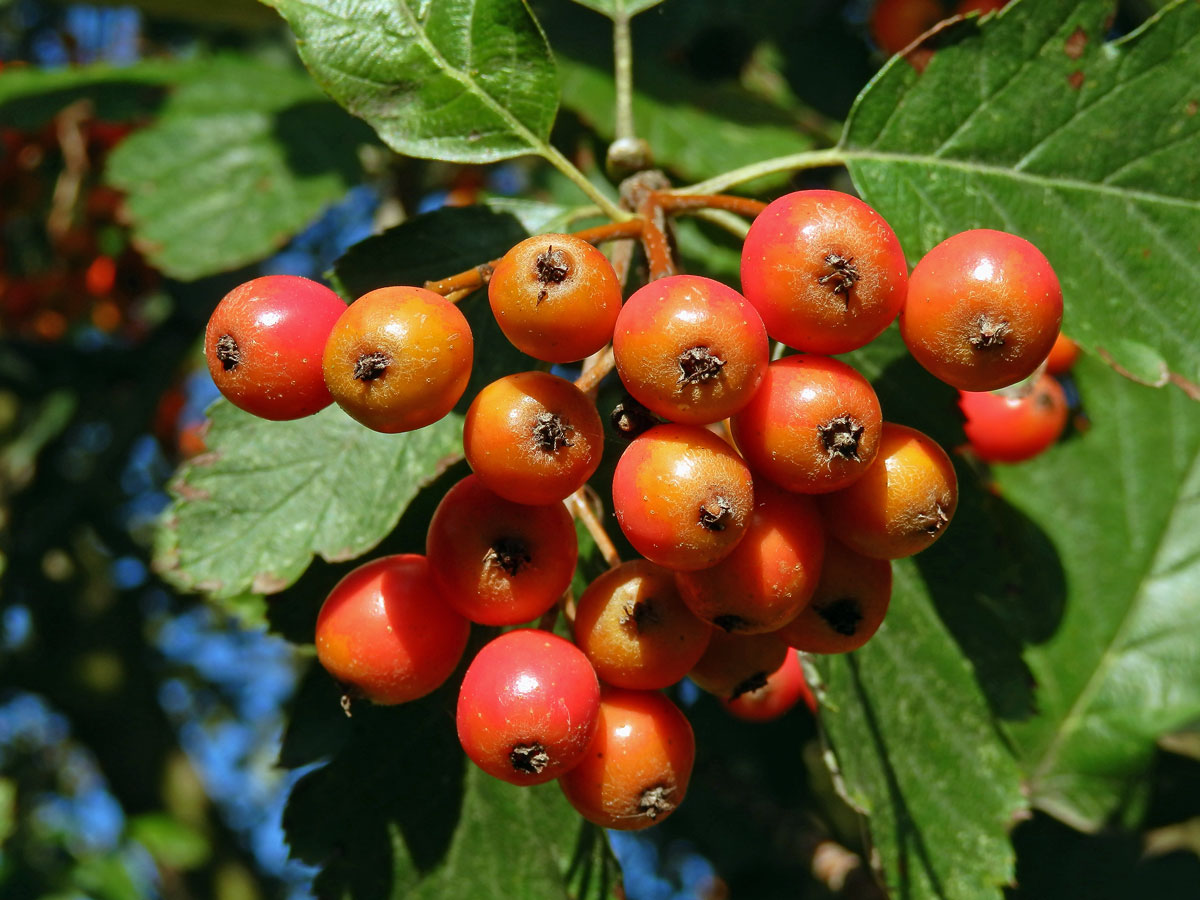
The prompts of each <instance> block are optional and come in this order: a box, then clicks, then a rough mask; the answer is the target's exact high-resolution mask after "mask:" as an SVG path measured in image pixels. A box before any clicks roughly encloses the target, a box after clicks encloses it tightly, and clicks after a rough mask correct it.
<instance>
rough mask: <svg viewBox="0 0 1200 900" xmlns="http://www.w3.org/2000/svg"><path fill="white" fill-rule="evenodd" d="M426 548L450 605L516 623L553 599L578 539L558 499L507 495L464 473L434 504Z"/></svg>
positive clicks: (494, 621)
mask: <svg viewBox="0 0 1200 900" xmlns="http://www.w3.org/2000/svg"><path fill="white" fill-rule="evenodd" d="M425 552H426V554H427V555H428V557H429V564H430V566H431V567H432V569H433V577H434V579H435V580H436V581H437V584H438V587H439V588H440V590H441V593H442V595H443V596H444V597H445V598H446V602H447V603H449V604H450V606H452V607H454V609H456V610H458V611H459V612H460V613H462V615H464V616H466V617H467V618H468V619H470V620H471V621H472V622H478V623H479V624H481V625H519V624H521V623H523V622H529V621H532V620H533V619H536V618H537V617H538V616H540V615H542V614H543V613H544V612H546V611H547V610H548V609H550V607H552V606H553V605H554V604H555V603H557V602H558V598H559V597H561V596H562V594H563V592H564V591H565V590H566V589H567V587H568V585H570V583H571V577H572V575H573V574H574V573H575V561H576V558H577V556H578V553H579V547H578V542H577V540H576V537H575V525H574V523H573V522H572V520H571V514H570V513H569V512H567V508H566V507H565V506H563V504H562V503H552V504H548V505H546V506H525V505H523V504H520V503H513V502H512V501H511V500H506V499H505V498H503V497H501V496H499V495H497V494H495V493H493V492H492V491H490V490H488V489H487V487H485V486H484V485H483V483H482V482H481V481H480V480H479V478H478V477H477V476H475V475H468V476H467V477H466V478H464V479H463V480H462V481H460V482H459V483H458V484H456V485H455V486H454V487H452V488H451V489H450V490H449V491H447V492H446V496H445V497H443V498H442V502H441V503H439V504H438V507H437V509H436V510H434V513H433V518H432V519H430V521H429V531H428V533H427V534H426V537H425Z"/></svg>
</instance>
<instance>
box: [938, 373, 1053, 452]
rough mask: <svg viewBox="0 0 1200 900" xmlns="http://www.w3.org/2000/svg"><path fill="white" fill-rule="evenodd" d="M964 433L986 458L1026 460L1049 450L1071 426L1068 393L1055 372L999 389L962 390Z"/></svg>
mask: <svg viewBox="0 0 1200 900" xmlns="http://www.w3.org/2000/svg"><path fill="white" fill-rule="evenodd" d="M958 405H959V408H960V409H961V410H962V412H963V415H964V416H965V417H966V422H965V423H964V424H963V431H964V432H966V435H967V441H968V442H969V443H970V445H971V449H972V450H973V451H975V455H976V456H978V457H979V458H980V459H982V460H984V461H985V462H1007V463H1013V462H1022V461H1023V460H1026V459H1032V458H1033V457H1035V456H1037V455H1038V454H1039V453H1041V452H1042V451H1044V450H1046V449H1048V448H1049V447H1050V446H1051V445H1052V444H1054V442H1055V441H1057V440H1058V439H1059V437H1061V436H1062V433H1063V430H1064V429H1065V428H1066V427H1067V415H1068V412H1069V411H1068V409H1067V396H1066V394H1065V393H1063V389H1062V387H1061V386H1060V385H1059V383H1058V382H1057V381H1056V380H1055V379H1054V377H1053V376H1052V375H1042V376H1041V377H1040V378H1038V379H1037V380H1036V381H1035V382H1034V383H1033V384H1032V385H1028V386H1024V385H1023V386H1021V387H1020V388H1019V389H1017V388H1010V389H1009V390H1007V391H998V392H996V393H990V392H984V393H970V392H968V391H959V394H958Z"/></svg>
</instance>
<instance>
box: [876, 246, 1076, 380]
mask: <svg viewBox="0 0 1200 900" xmlns="http://www.w3.org/2000/svg"><path fill="white" fill-rule="evenodd" d="M1061 324H1062V288H1061V287H1060V286H1059V283H1058V277H1057V276H1056V275H1055V274H1054V270H1053V269H1052V268H1051V267H1050V262H1049V261H1048V260H1047V259H1046V257H1045V256H1044V255H1042V252H1041V251H1040V250H1038V249H1037V247H1035V246H1033V244H1031V243H1029V241H1027V240H1025V239H1024V238H1020V237H1017V236H1016V235H1015V234H1008V233H1006V232H1003V231H992V230H990V229H986V228H979V229H975V230H973V231H964V232H961V233H959V234H956V235H954V236H953V237H950V238H947V239H946V240H944V241H942V243H940V244H938V245H937V246H936V247H934V248H933V249H932V250H930V251H929V252H928V253H927V254H925V256H924V257H923V258H922V259H921V261H920V262H919V263H917V266H916V268H914V269H913V273H912V277H911V278H910V279H909V285H908V299H907V300H906V301H905V303H904V309H903V310H902V311H901V313H900V334H901V336H902V337H903V338H904V343H905V344H907V345H908V350H909V352H910V353H912V355H913V356H914V357H915V358H916V360H917V362H919V363H920V364H921V365H922V366H924V367H925V368H926V369H927V370H928V371H929V372H930V373H931V374H932V375H934V376H935V377H936V378H940V379H941V380H942V381H944V382H946V383H947V384H950V385H953V386H954V387H956V388H958V389H959V390H962V391H994V390H996V389H998V388H1002V387H1007V386H1008V385H1010V384H1016V383H1017V382H1018V381H1020V380H1021V379H1023V378H1027V377H1028V376H1029V375H1031V374H1032V373H1033V371H1034V369H1036V368H1037V367H1038V365H1039V364H1040V363H1041V362H1042V360H1044V359H1045V358H1046V356H1047V355H1048V354H1049V353H1050V348H1051V347H1053V346H1054V339H1055V338H1056V337H1057V336H1058V332H1059V326H1060V325H1061Z"/></svg>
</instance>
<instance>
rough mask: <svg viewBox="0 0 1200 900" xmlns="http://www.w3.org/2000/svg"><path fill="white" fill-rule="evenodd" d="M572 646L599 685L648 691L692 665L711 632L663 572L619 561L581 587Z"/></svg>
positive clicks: (652, 566)
mask: <svg viewBox="0 0 1200 900" xmlns="http://www.w3.org/2000/svg"><path fill="white" fill-rule="evenodd" d="M574 633H575V644H576V646H578V647H579V649H580V650H582V651H583V652H584V654H585V655H586V656H587V658H588V659H589V660H591V662H592V665H593V666H594V667H595V669H596V674H597V675H598V676H599V677H600V680H601V681H602V682H604V683H605V684H611V685H613V686H614V687H622V688H632V689H634V690H643V691H652V690H657V689H659V688H665V687H669V686H670V685H672V684H675V683H676V682H677V681H679V680H680V679H681V678H683V677H684V676H685V675H687V673H688V671H689V670H691V668H692V667H693V666H694V665H696V663H697V662H698V661H699V660H700V657H701V656H703V655H704V650H705V648H706V647H708V639H709V636H710V635H711V634H712V627H711V626H710V625H709V624H708V623H707V622H703V621H701V620H700V619H698V618H696V616H695V614H694V613H692V611H691V610H690V609H688V607H687V605H686V604H685V603H684V602H683V599H682V598H681V597H680V596H679V591H678V590H677V589H676V587H675V577H674V573H672V572H671V571H670V570H668V569H664V568H662V567H661V566H656V565H655V564H654V563H652V562H649V561H647V560H644V559H635V560H629V561H628V562H623V563H621V564H620V565H619V566H617V567H616V568H614V569H609V570H608V571H607V572H605V573H604V574H602V575H600V576H599V577H598V578H597V579H596V580H595V581H593V582H592V583H591V584H589V585H588V586H587V589H586V590H585V591H584V592H583V594H582V595H581V596H580V598H579V602H578V603H577V604H576V611H575V623H574Z"/></svg>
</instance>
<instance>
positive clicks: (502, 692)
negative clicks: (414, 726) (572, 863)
mask: <svg viewBox="0 0 1200 900" xmlns="http://www.w3.org/2000/svg"><path fill="white" fill-rule="evenodd" d="M599 712H600V683H599V682H598V681H597V680H596V673H595V671H594V670H593V669H592V664H591V663H589V662H588V660H587V657H586V656H584V655H583V653H582V651H580V650H579V648H578V647H576V646H575V645H574V644H572V643H570V642H569V641H565V640H563V639H562V638H560V637H558V636H557V635H554V634H551V633H550V632H548V631H539V630H536V629H531V628H525V629H520V630H518V631H509V632H506V633H504V634H502V635H500V636H499V637H497V638H494V639H493V640H492V641H490V642H489V643H487V644H486V645H484V647H483V648H482V649H481V650H480V651H479V653H478V654H476V656H475V659H473V660H472V661H471V665H470V666H468V667H467V672H466V675H464V676H463V682H462V687H461V688H460V690H459V694H458V713H457V722H458V739H459V742H460V743H461V744H462V747H463V750H465V751H466V753H467V756H469V757H470V758H471V761H472V762H474V763H475V764H476V765H477V766H479V768H481V769H483V770H484V771H485V772H487V773H488V774H489V775H494V776H495V777H497V778H500V779H502V780H504V781H508V782H511V783H512V784H541V783H542V782H545V781H550V780H552V779H554V778H557V777H558V776H560V775H562V774H563V773H564V772H567V771H568V770H570V769H571V767H572V766H574V765H576V764H577V763H578V762H579V761H580V759H581V758H582V757H583V754H584V752H585V751H586V750H587V749H588V743H589V742H590V741H591V739H592V735H593V734H595V733H596V724H597V718H598V715H599Z"/></svg>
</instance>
